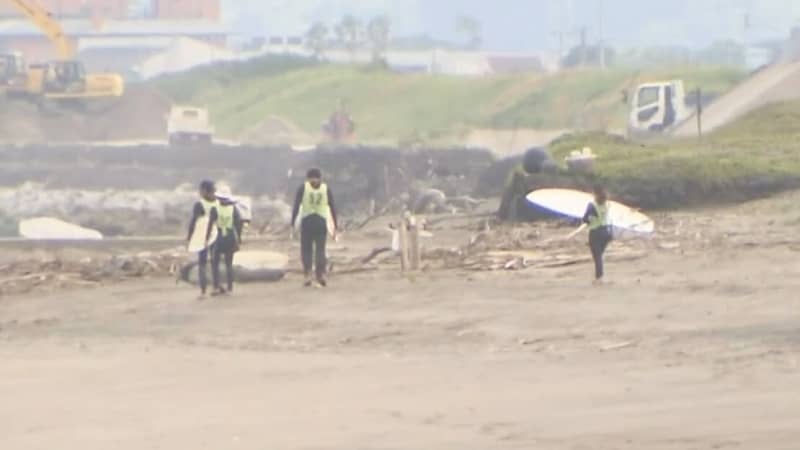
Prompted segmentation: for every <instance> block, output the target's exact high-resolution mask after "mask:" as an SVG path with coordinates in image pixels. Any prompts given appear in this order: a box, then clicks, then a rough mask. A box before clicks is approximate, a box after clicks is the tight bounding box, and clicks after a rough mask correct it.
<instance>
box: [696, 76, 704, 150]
mask: <svg viewBox="0 0 800 450" xmlns="http://www.w3.org/2000/svg"><path fill="white" fill-rule="evenodd" d="M695 100H696V102H697V105H695V107H696V108H697V114H695V115H696V116H697V139H703V96H702V92H701V91H700V88H697V90H696V91H695Z"/></svg>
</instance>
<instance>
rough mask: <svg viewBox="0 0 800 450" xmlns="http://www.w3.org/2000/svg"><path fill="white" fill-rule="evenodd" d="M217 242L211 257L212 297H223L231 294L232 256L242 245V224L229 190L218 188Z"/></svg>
mask: <svg viewBox="0 0 800 450" xmlns="http://www.w3.org/2000/svg"><path fill="white" fill-rule="evenodd" d="M216 197H217V200H218V201H219V203H218V204H217V207H216V210H217V223H216V225H217V233H218V237H217V241H216V242H215V244H214V251H213V253H212V256H211V276H212V278H213V283H214V291H213V292H212V294H211V295H212V296H218V295H224V294H227V293H231V292H233V276H234V275H233V255H234V253H236V252H238V251H239V247H240V246H241V243H242V229H243V228H244V223H243V221H242V217H241V214H240V213H239V210H238V208H236V202H235V201H234V199H233V195H232V194H231V190H230V188H228V187H226V186H220V187H219V189H217V192H216ZM222 261H224V262H225V275H226V280H227V290H226V289H225V288H223V287H222V285H221V282H220V267H219V264H220V262H222Z"/></svg>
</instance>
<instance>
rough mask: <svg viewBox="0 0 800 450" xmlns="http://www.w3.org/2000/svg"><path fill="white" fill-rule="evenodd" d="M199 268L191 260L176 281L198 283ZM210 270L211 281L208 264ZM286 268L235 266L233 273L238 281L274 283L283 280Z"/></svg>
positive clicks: (221, 271)
mask: <svg viewBox="0 0 800 450" xmlns="http://www.w3.org/2000/svg"><path fill="white" fill-rule="evenodd" d="M197 269H198V264H197V263H196V262H191V263H188V264H186V265H184V266H183V267H181V268H180V270H179V271H178V277H177V279H176V280H175V281H176V283H179V282H181V281H183V282H185V283H189V284H193V285H196V284H197V283H198V279H197ZM206 270H207V271H208V274H207V275H208V278H207V279H208V281H209V283H210V282H211V266H210V264H209V265H208V266H207V269H206ZM286 272H287V271H286V270H278V269H247V268H244V267H241V266H234V267H233V273H234V280H236V282H237V283H274V282H277V281H281V280H282V279H283V278H284V277H285V276H286ZM225 276H226V274H225V268H224V267H220V277H222V278H223V279H224V277H225Z"/></svg>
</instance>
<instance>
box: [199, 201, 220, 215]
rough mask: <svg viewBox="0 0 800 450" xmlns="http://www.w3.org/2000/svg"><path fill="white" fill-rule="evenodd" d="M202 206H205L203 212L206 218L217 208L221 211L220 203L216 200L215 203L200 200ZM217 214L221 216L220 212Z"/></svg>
mask: <svg viewBox="0 0 800 450" xmlns="http://www.w3.org/2000/svg"><path fill="white" fill-rule="evenodd" d="M200 204H201V205H203V212H204V213H205V215H206V216H210V215H211V210H212V209H214V208H217V210H218V211H219V202H218V201H216V200H214V201H213V202H210V201H208V200H206V199H204V198H202V199H200ZM217 213H218V214H219V212H217Z"/></svg>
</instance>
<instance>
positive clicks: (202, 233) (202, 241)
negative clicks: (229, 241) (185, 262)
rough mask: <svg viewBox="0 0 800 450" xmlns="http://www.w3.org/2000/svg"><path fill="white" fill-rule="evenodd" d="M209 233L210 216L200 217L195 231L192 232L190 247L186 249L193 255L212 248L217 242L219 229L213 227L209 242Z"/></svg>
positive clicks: (195, 225)
mask: <svg viewBox="0 0 800 450" xmlns="http://www.w3.org/2000/svg"><path fill="white" fill-rule="evenodd" d="M207 233H208V214H206V215H205V216H202V217H198V218H197V221H195V223H194V231H192V238H191V239H189V245H188V246H187V248H186V249H187V250H188V251H189V252H191V253H198V252H202V251H203V250H205V249H207V248H208V247H210V246H211V244H213V243H214V242H216V241H217V227H215V226H212V227H211V234H209V236H208V240H206V234H207Z"/></svg>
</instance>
